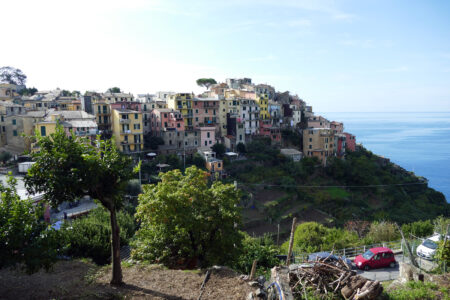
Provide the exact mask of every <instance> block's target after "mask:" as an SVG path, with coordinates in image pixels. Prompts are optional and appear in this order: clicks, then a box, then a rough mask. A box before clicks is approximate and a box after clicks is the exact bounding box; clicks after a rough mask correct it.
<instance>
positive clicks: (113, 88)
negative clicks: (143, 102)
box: [108, 86, 122, 93]
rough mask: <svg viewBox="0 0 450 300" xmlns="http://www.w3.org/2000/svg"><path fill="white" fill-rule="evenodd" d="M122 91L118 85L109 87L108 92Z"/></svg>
mask: <svg viewBox="0 0 450 300" xmlns="http://www.w3.org/2000/svg"><path fill="white" fill-rule="evenodd" d="M121 92H122V91H121V90H120V88H118V87H117V86H115V87H112V88H109V89H108V93H121Z"/></svg>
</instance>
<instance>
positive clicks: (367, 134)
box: [318, 112, 450, 202]
mask: <svg viewBox="0 0 450 300" xmlns="http://www.w3.org/2000/svg"><path fill="white" fill-rule="evenodd" d="M318 114H320V115H323V116H324V117H326V118H328V119H330V120H337V121H340V122H344V126H345V130H348V131H350V132H352V133H353V134H355V135H356V139H357V143H362V144H363V145H364V147H366V148H367V149H368V150H370V151H372V152H373V153H375V154H378V155H381V156H384V157H386V158H389V159H390V160H391V161H392V162H393V163H395V164H397V165H399V166H401V167H402V168H404V169H406V170H408V171H413V172H414V173H415V174H416V175H417V176H423V177H425V178H427V179H428V181H429V186H430V187H432V188H434V189H436V190H438V191H440V192H442V193H443V194H444V195H445V197H446V200H447V202H450V178H449V176H448V170H450V151H449V150H448V149H450V112H320V113H318Z"/></svg>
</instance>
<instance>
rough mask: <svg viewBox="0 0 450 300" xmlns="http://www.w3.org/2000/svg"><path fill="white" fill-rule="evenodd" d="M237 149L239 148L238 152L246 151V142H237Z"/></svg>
mask: <svg viewBox="0 0 450 300" xmlns="http://www.w3.org/2000/svg"><path fill="white" fill-rule="evenodd" d="M236 150H237V152H239V153H245V152H247V150H246V148H245V144H244V143H239V144H237V146H236Z"/></svg>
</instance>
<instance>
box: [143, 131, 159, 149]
mask: <svg viewBox="0 0 450 300" xmlns="http://www.w3.org/2000/svg"><path fill="white" fill-rule="evenodd" d="M159 145H164V140H163V139H162V138H161V137H159V136H152V135H151V134H150V133H149V134H146V135H144V147H145V148H146V149H151V150H157V149H158V146H159Z"/></svg>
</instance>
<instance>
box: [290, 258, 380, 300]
mask: <svg viewBox="0 0 450 300" xmlns="http://www.w3.org/2000/svg"><path fill="white" fill-rule="evenodd" d="M289 286H290V288H291V291H292V294H293V296H294V298H295V299H305V298H306V299H307V294H308V293H311V292H313V293H314V294H316V295H317V296H319V295H323V296H324V297H326V296H330V294H335V295H338V294H339V293H340V294H341V295H342V296H343V297H344V298H345V299H376V298H377V297H378V296H379V295H380V294H381V293H382V292H383V287H382V285H381V284H380V282H378V281H372V280H369V279H367V278H364V277H362V276H359V275H356V272H355V271H352V270H351V267H350V266H348V265H347V264H346V263H345V261H344V260H342V259H340V260H339V261H337V262H334V263H327V262H324V261H319V260H318V261H315V262H312V263H305V264H295V265H290V266H289Z"/></svg>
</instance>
